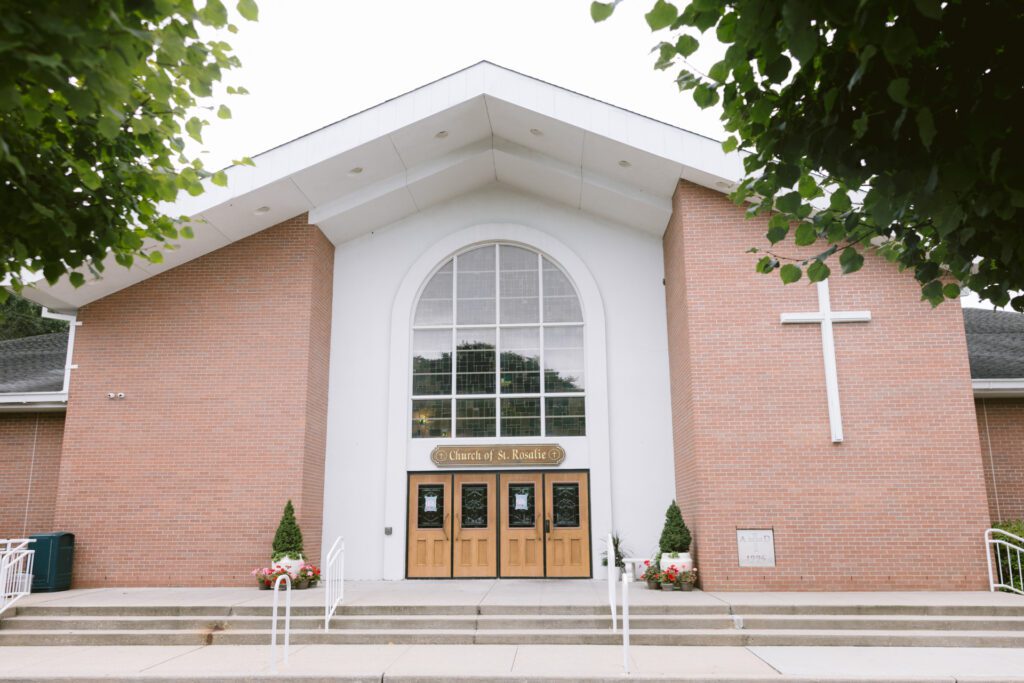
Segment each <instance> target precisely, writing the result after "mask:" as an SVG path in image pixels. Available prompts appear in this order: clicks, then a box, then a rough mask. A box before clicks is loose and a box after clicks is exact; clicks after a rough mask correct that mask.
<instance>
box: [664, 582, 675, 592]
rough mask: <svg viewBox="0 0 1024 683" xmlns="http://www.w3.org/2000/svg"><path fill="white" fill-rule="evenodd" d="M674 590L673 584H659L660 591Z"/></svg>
mask: <svg viewBox="0 0 1024 683" xmlns="http://www.w3.org/2000/svg"><path fill="white" fill-rule="evenodd" d="M675 589H676V585H675V584H674V583H663V584H661V590H663V591H674V590H675Z"/></svg>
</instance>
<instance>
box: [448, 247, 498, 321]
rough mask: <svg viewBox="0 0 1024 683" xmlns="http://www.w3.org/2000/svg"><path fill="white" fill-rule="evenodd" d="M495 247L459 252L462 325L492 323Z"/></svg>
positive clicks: (458, 278)
mask: <svg viewBox="0 0 1024 683" xmlns="http://www.w3.org/2000/svg"><path fill="white" fill-rule="evenodd" d="M495 253H497V252H496V250H495V248H494V246H493V245H492V246H487V247H480V248H479V249H473V250H472V251H467V252H466V253H465V254H459V256H458V259H457V260H458V264H457V271H456V272H457V275H458V277H457V280H458V290H459V291H458V305H457V308H458V312H457V314H456V315H457V317H456V323H457V324H459V325H475V324H477V323H481V324H491V325H493V324H494V322H495V320H494V309H495V304H496V293H495V291H494V286H495V284H494V258H495Z"/></svg>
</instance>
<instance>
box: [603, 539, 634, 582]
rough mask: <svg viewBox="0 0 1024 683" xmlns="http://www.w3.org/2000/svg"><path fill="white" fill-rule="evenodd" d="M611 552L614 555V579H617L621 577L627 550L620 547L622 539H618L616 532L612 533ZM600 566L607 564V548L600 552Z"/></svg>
mask: <svg viewBox="0 0 1024 683" xmlns="http://www.w3.org/2000/svg"><path fill="white" fill-rule="evenodd" d="M611 550H612V554H613V555H614V556H615V567H616V572H615V580H616V581H618V580H619V579H621V578H622V570H623V569H625V568H626V561H625V560H626V553H627V552H629V551H628V550H624V549H623V548H622V541H621V540H620V539H619V535H618V534H612V548H611ZM601 566H602V567H607V566H608V550H607V549H606V550H605V551H604V552H602V553H601Z"/></svg>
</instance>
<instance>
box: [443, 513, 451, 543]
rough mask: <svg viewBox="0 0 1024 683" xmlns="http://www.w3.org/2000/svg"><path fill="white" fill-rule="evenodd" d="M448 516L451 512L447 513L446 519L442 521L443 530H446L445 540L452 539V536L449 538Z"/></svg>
mask: <svg viewBox="0 0 1024 683" xmlns="http://www.w3.org/2000/svg"><path fill="white" fill-rule="evenodd" d="M448 517H449V513H445V515H444V521H443V522H441V531H443V532H444V540H446V541H450V540H451V539H450V538H448Z"/></svg>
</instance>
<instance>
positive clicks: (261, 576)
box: [251, 564, 296, 590]
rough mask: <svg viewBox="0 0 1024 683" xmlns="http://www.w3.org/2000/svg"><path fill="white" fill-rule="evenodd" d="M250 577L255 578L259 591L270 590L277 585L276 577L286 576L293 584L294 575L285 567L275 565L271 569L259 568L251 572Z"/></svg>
mask: <svg viewBox="0 0 1024 683" xmlns="http://www.w3.org/2000/svg"><path fill="white" fill-rule="evenodd" d="M251 573H252V575H253V576H255V577H256V583H257V585H259V587H260V590H270V589H271V588H273V587H274V584H275V583H277V577H279V576H287V577H288V578H289V579H290V580H291V581H292V583H293V584H294V583H295V577H296V574H295V573H293V572H291V571H290V570H289V569H288V568H287V567H283V566H281V565H279V564H275V565H273V566H271V567H259V568H257V569H253V570H252V572H251Z"/></svg>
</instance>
